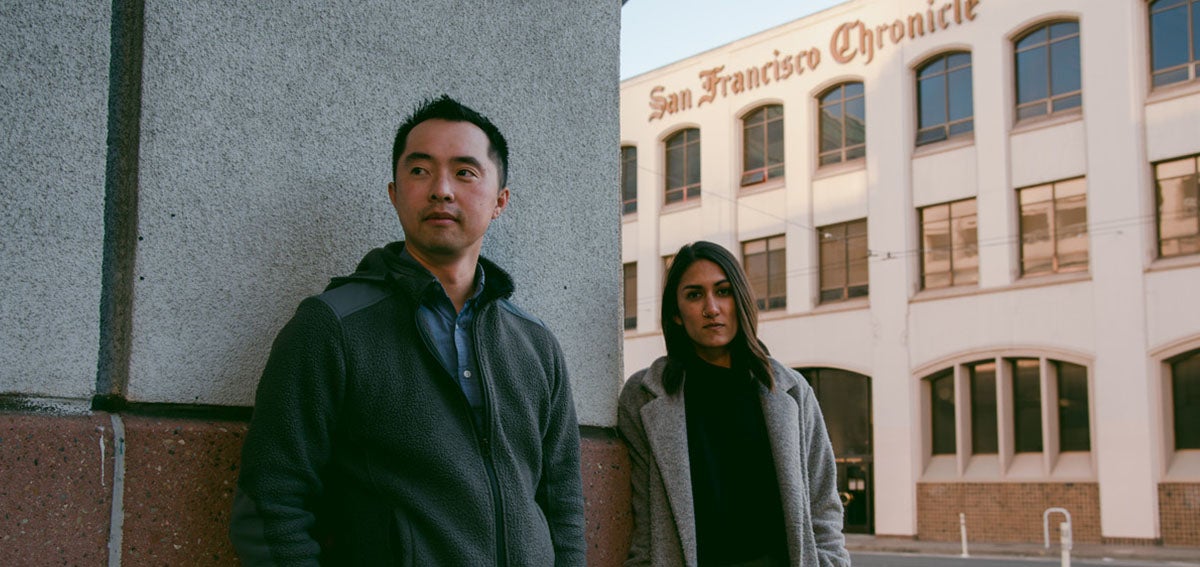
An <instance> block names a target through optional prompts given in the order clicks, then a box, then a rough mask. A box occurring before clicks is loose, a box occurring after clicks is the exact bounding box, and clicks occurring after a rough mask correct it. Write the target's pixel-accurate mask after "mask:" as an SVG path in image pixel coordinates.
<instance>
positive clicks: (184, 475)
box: [0, 412, 630, 566]
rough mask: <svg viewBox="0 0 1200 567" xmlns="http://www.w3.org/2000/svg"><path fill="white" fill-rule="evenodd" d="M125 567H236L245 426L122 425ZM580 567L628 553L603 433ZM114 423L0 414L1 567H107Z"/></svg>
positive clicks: (615, 467) (147, 420) (588, 477)
mask: <svg viewBox="0 0 1200 567" xmlns="http://www.w3.org/2000/svg"><path fill="white" fill-rule="evenodd" d="M121 423H122V425H123V428H124V432H125V436H124V439H125V445H124V451H125V454H124V490H123V491H122V492H121V500H122V501H123V502H122V504H123V505H122V509H123V511H124V513H123V514H122V515H121V517H122V519H123V524H124V525H123V527H122V529H121V531H120V535H121V563H122V564H123V565H217V566H220V565H238V560H237V558H236V557H235V555H234V551H233V546H232V544H230V542H229V536H228V529H229V513H230V508H231V507H232V503H233V491H234V486H235V485H236V483H237V476H238V465H239V462H240V459H241V448H242V441H243V440H244V439H245V436H246V430H247V424H246V423H244V422H236V421H212V420H196V419H166V418H153V417H141V416H133V415H122V416H121ZM583 433H584V435H583V440H582V463H581V468H582V472H583V483H584V498H585V517H586V530H587V531H586V535H587V545H588V557H587V558H588V565H600V566H616V565H620V564H621V561H622V560H623V559H624V557H625V552H626V551H627V549H628V545H629V530H630V517H629V459H628V456H627V455H626V452H625V446H624V445H623V444H622V443H621V442H620V441H619V440H618V439H616V438H615V436H614V435H613V434H612V433H611V432H610V431H608V430H605V429H593V428H584V432H583ZM115 439H116V436H115V435H114V426H113V420H112V418H111V416H110V415H109V414H106V413H101V412H96V413H93V414H91V415H87V416H74V417H64V416H47V415H40V414H20V413H0V510H2V511H3V514H2V515H0V548H3V549H4V556H5V557H6V558H8V559H12V558H16V562H15V563H12V562H7V561H6V562H5V564H10V565H50V564H54V565H104V564H107V563H108V557H109V551H108V545H109V540H110V531H111V530H110V528H111V526H112V522H111V518H112V509H113V474H114V464H115V463H116V461H117V459H115V452H116V450H117V445H116V443H115Z"/></svg>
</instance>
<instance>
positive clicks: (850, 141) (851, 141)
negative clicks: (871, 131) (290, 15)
mask: <svg viewBox="0 0 1200 567" xmlns="http://www.w3.org/2000/svg"><path fill="white" fill-rule="evenodd" d="M866 140H867V105H866V102H865V101H864V99H861V98H856V99H852V100H848V101H846V145H847V146H853V145H857V144H861V143H863V142H865V141H866Z"/></svg>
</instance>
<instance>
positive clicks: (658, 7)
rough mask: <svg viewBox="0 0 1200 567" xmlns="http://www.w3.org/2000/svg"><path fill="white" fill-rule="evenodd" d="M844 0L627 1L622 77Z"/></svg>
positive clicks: (622, 41) (625, 77)
mask: <svg viewBox="0 0 1200 567" xmlns="http://www.w3.org/2000/svg"><path fill="white" fill-rule="evenodd" d="M845 1H846V0H628V2H627V3H626V4H625V6H624V7H623V8H621V80H625V79H628V78H629V77H633V76H635V75H640V74H642V73H645V72H646V71H650V70H652V69H657V68H659V67H662V66H664V65H668V64H670V63H674V62H675V61H679V60H680V59H685V58H687V57H690V56H692V55H695V54H697V53H700V52H702V51H707V50H709V49H712V48H714V47H718V46H721V45H725V44H726V43H729V42H731V41H735V40H738V39H741V38H743V37H746V36H750V35H754V34H756V33H758V32H760V31H763V30H766V29H770V28H773V27H775V26H778V25H781V24H785V23H787V22H790V21H792V20H796V19H798V18H801V17H803V16H807V15H809V14H812V13H814V12H819V11H821V10H824V9H826V8H828V7H830V6H834V5H837V4H841V3H843V2H845Z"/></svg>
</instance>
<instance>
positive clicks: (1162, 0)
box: [1146, 0, 1200, 90]
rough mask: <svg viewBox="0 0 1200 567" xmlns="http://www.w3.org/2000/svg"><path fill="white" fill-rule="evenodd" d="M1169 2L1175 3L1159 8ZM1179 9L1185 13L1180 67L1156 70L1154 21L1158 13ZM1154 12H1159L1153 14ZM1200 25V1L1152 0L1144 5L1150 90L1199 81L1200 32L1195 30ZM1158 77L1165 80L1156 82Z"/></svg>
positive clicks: (1166, 67)
mask: <svg viewBox="0 0 1200 567" xmlns="http://www.w3.org/2000/svg"><path fill="white" fill-rule="evenodd" d="M1169 2H1178V3H1177V4H1175V5H1172V6H1166V7H1160V6H1157V5H1158V4H1167V3H1169ZM1180 7H1182V8H1183V9H1184V17H1183V21H1184V22H1185V23H1184V25H1185V26H1186V30H1185V32H1184V33H1185V35H1186V37H1185V39H1184V44H1185V45H1184V51H1185V53H1186V57H1185V59H1186V60H1185V61H1184V62H1183V63H1176V64H1174V65H1170V66H1165V67H1163V68H1161V69H1159V68H1156V67H1155V64H1156V63H1155V56H1156V55H1158V53H1157V51H1156V50H1155V40H1156V39H1158V38H1156V36H1155V33H1154V32H1155V29H1154V17H1155V15H1156V14H1158V13H1162V12H1166V11H1168V10H1173V9H1177V8H1180ZM1156 8H1158V9H1157V10H1156ZM1198 22H1200V0H1151V1H1150V2H1147V3H1146V25H1147V26H1148V28H1149V30H1148V34H1149V38H1148V42H1147V43H1148V46H1149V49H1148V53H1147V56H1148V58H1149V68H1150V88H1151V89H1152V90H1153V89H1159V88H1164V87H1170V86H1173V85H1178V84H1181V83H1190V82H1193V81H1196V80H1197V79H1200V29H1197V27H1198V26H1197V23H1198ZM1180 71H1183V72H1184V73H1183V76H1182V77H1180V78H1172V77H1171V75H1172V74H1174V73H1179V72H1180ZM1161 77H1165V80H1163V81H1162V82H1159V80H1160V78H1161Z"/></svg>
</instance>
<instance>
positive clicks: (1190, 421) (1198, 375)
mask: <svg viewBox="0 0 1200 567" xmlns="http://www.w3.org/2000/svg"><path fill="white" fill-rule="evenodd" d="M1170 365H1171V397H1172V400H1173V402H1174V407H1175V449H1177V450H1178V449H1200V350H1194V351H1191V352H1189V353H1186V354H1183V355H1181V356H1178V357H1176V358H1175V359H1174V360H1171V361H1170Z"/></svg>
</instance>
